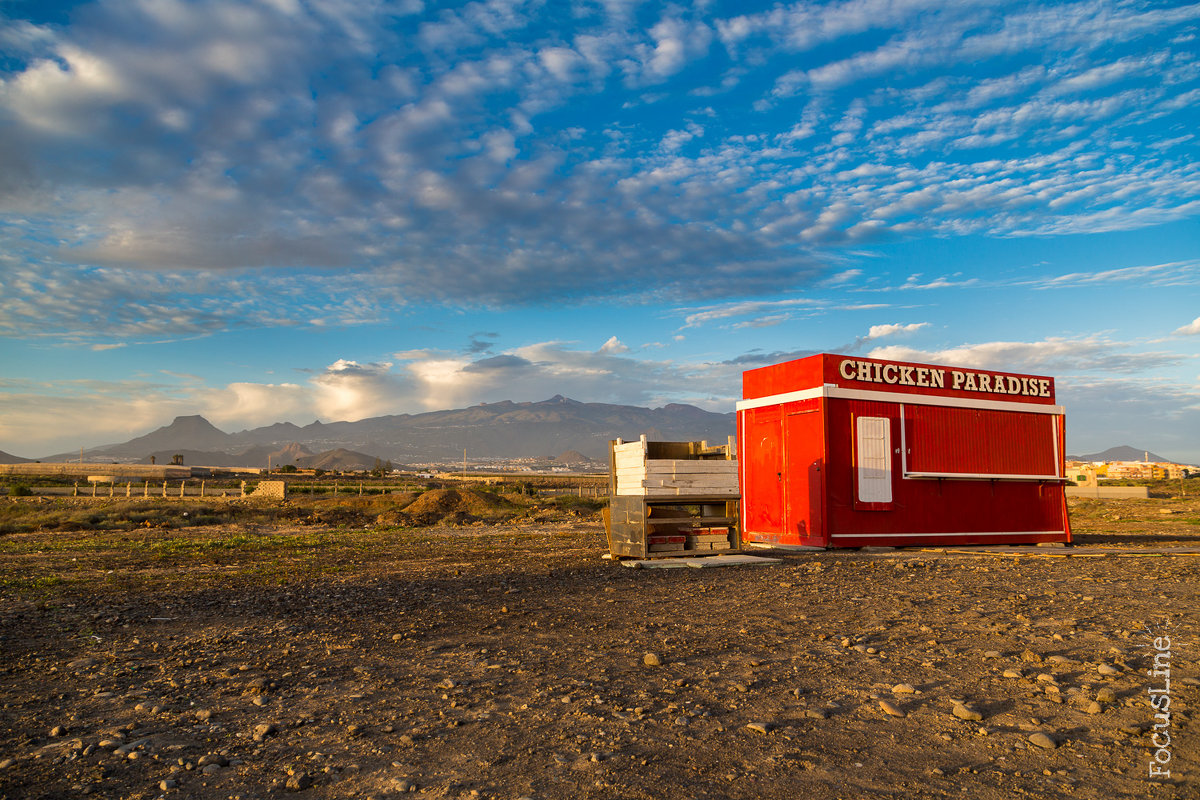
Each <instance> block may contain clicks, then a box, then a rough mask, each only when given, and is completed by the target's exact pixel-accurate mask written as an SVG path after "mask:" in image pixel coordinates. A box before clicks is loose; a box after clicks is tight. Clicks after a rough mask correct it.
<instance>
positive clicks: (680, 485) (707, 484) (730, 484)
mask: <svg viewBox="0 0 1200 800" xmlns="http://www.w3.org/2000/svg"><path fill="white" fill-rule="evenodd" d="M641 483H642V488H644V489H704V488H708V489H712V490H714V491H729V492H736V491H737V489H738V483H737V481H736V480H732V481H718V480H709V479H705V480H694V481H685V480H680V479H679V478H675V479H673V480H669V481H654V480H644V481H642V482H641Z"/></svg>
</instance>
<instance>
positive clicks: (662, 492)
mask: <svg viewBox="0 0 1200 800" xmlns="http://www.w3.org/2000/svg"><path fill="white" fill-rule="evenodd" d="M639 494H642V495H643V496H645V497H649V498H667V497H713V498H716V497H717V496H725V497H729V498H731V499H736V498H737V491H736V489H735V490H734V491H730V492H719V491H713V490H712V489H709V488H704V487H700V488H696V489H693V488H689V487H685V486H673V487H668V486H648V487H646V488H644V489H643V490H642V491H641V492H640V493H639Z"/></svg>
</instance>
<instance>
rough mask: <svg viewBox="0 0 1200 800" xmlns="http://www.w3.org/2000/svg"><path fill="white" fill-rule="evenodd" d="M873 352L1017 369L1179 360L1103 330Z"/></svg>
mask: <svg viewBox="0 0 1200 800" xmlns="http://www.w3.org/2000/svg"><path fill="white" fill-rule="evenodd" d="M869 355H870V356H871V357H872V358H883V359H891V360H895V361H920V362H928V363H933V364H951V365H954V366H963V367H975V368H978V369H994V370H1008V371H1014V372H1041V371H1047V372H1051V373H1054V372H1063V373H1069V374H1075V373H1078V372H1102V373H1104V372H1108V373H1117V374H1135V373H1139V372H1151V371H1153V370H1155V369H1159V368H1162V367H1164V366H1170V365H1174V364H1178V363H1180V362H1181V361H1182V358H1181V357H1180V356H1178V355H1176V354H1174V353H1167V352H1131V351H1129V349H1128V346H1127V345H1125V344H1124V343H1120V342H1113V341H1110V340H1108V339H1106V338H1104V337H1102V336H1099V335H1091V336H1085V337H1079V338H1074V339H1068V338H1060V337H1050V338H1046V339H1043V340H1041V341H1037V342H982V343H979V344H973V345H963V346H961V347H954V348H948V349H945V350H932V351H930V350H917V349H914V348H910V347H904V346H901V345H889V346H886V347H876V348H874V349H873V350H871V352H870V354H869Z"/></svg>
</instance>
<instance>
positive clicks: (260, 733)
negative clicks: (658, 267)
mask: <svg viewBox="0 0 1200 800" xmlns="http://www.w3.org/2000/svg"><path fill="white" fill-rule="evenodd" d="M277 732H278V729H277V728H276V727H275V726H274V725H273V724H272V723H270V722H264V723H262V724H261V725H255V726H254V732H253V733H252V734H251V735H252V736H253V738H254V741H256V742H261V741H263V740H264V739H266V738H267V737H268V736H274V735H275V734H276V733H277Z"/></svg>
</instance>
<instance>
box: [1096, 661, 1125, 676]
mask: <svg viewBox="0 0 1200 800" xmlns="http://www.w3.org/2000/svg"><path fill="white" fill-rule="evenodd" d="M1096 672H1098V673H1100V674H1101V675H1107V676H1110V677H1111V676H1114V675H1120V674H1121V670H1119V669H1117V668H1116V667H1114V666H1113V665H1112V664H1101V665H1100V666H1098V667H1096Z"/></svg>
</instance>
